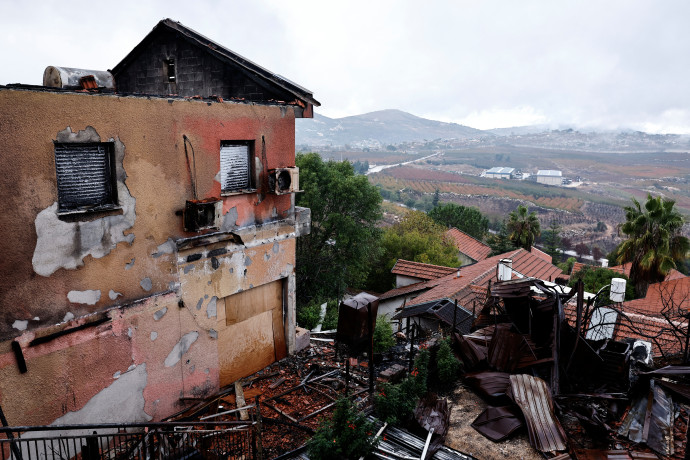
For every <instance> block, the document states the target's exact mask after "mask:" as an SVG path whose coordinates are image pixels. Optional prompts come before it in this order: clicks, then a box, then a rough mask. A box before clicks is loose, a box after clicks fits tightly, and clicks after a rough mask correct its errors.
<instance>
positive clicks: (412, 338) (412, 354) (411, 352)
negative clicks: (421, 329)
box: [408, 323, 415, 374]
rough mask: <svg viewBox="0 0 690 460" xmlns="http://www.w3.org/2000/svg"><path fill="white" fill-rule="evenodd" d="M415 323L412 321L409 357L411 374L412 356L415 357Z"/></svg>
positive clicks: (410, 371)
mask: <svg viewBox="0 0 690 460" xmlns="http://www.w3.org/2000/svg"><path fill="white" fill-rule="evenodd" d="M414 331H415V328H414V323H412V329H410V357H409V370H408V372H409V373H410V374H411V373H412V364H413V361H412V358H413V357H414Z"/></svg>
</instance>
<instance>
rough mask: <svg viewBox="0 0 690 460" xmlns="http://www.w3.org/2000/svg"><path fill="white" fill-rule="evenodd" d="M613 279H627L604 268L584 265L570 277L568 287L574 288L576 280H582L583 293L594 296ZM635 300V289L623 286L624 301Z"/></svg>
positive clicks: (630, 286)
mask: <svg viewBox="0 0 690 460" xmlns="http://www.w3.org/2000/svg"><path fill="white" fill-rule="evenodd" d="M613 278H623V279H624V280H626V281H627V280H628V277H627V276H625V275H623V274H621V273H618V272H614V271H613V270H609V269H608V268H604V267H593V266H591V265H585V266H584V267H582V268H581V269H580V270H578V271H577V272H576V273H573V274H572V275H571V276H570V281H569V282H568V286H570V287H574V286H575V284H577V281H578V280H580V279H581V280H582V282H583V283H584V285H585V291H587V292H591V293H594V294H596V293H597V292H598V291H599V289H601V288H602V287H604V286H606V285H608V284H611V280H612V279H613ZM633 298H635V289H634V287H633V285H632V283H630V282H627V283H626V285H625V300H631V299H633Z"/></svg>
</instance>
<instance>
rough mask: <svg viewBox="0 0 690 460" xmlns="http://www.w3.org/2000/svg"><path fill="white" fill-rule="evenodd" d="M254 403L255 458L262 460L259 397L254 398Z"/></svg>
mask: <svg viewBox="0 0 690 460" xmlns="http://www.w3.org/2000/svg"><path fill="white" fill-rule="evenodd" d="M254 402H255V403H256V458H257V460H262V459H263V456H264V448H263V445H262V443H261V430H262V429H263V427H262V423H261V406H260V405H259V396H257V397H256V398H254Z"/></svg>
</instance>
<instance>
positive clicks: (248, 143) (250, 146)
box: [218, 140, 257, 196]
mask: <svg viewBox="0 0 690 460" xmlns="http://www.w3.org/2000/svg"><path fill="white" fill-rule="evenodd" d="M223 147H246V148H247V174H248V178H247V184H246V187H243V188H239V189H224V188H223V187H225V184H224V178H223V157H222V155H223ZM218 158H219V160H220V163H219V164H220V194H221V196H232V195H243V194H248V193H256V191H257V187H256V177H255V166H254V162H255V160H254V158H255V155H254V141H253V140H221V141H220V148H219V151H218Z"/></svg>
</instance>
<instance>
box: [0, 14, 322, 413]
mask: <svg viewBox="0 0 690 460" xmlns="http://www.w3.org/2000/svg"><path fill="white" fill-rule="evenodd" d="M108 75H111V76H112V79H111V78H110V77H108ZM45 83H46V84H47V85H50V86H40V87H39V86H27V85H11V86H3V87H0V148H1V150H2V156H0V162H1V163H2V166H3V171H4V172H5V173H4V175H3V178H2V180H0V184H1V185H0V186H1V187H2V189H3V191H4V194H5V197H6V199H5V200H4V202H3V205H2V216H3V229H4V231H5V234H4V238H3V239H2V243H1V244H2V248H3V250H4V254H5V262H4V263H3V268H2V270H3V273H2V277H1V281H0V283H1V284H2V287H1V288H0V292H1V294H0V295H1V296H2V305H3V308H2V313H1V315H0V334H2V340H3V341H2V342H1V350H0V395H2V396H1V400H0V404H1V405H2V408H3V409H4V413H5V415H6V416H7V419H8V421H9V423H10V424H13V425H40V424H50V423H56V424H57V423H69V422H74V421H78V422H79V423H84V422H96V421H97V422H134V421H147V420H152V419H153V420H160V419H161V418H163V417H165V416H168V415H170V414H171V413H174V412H177V411H179V410H180V409H182V408H184V407H185V406H186V405H188V404H189V402H190V401H193V400H194V399H195V398H200V397H203V396H205V395H208V394H212V393H213V392H215V391H217V390H218V388H219V387H221V386H224V385H227V384H229V383H232V382H233V381H235V380H237V379H239V378H241V377H244V376H246V375H248V374H251V373H253V372H255V371H256V370H258V369H261V368H262V367H264V366H266V365H267V364H270V363H271V362H273V361H275V360H278V359H280V358H282V357H284V356H286V355H287V354H289V353H291V352H292V351H293V349H294V336H295V245H296V238H297V237H299V236H300V235H301V234H304V233H305V232H309V227H310V213H309V210H308V209H304V208H298V207H296V206H295V204H294V203H295V201H294V193H295V192H297V191H298V190H299V171H298V169H297V168H295V153H294V152H295V150H294V132H295V120H296V119H297V118H301V117H311V116H312V114H313V106H314V105H319V103H318V102H317V101H316V100H315V99H314V98H313V96H312V94H311V93H310V92H309V91H308V90H306V89H304V88H302V87H299V86H298V85H296V84H294V83H291V82H289V81H288V80H286V79H284V78H282V77H280V76H278V75H276V74H274V73H272V72H270V71H268V70H266V69H263V68H262V67H260V66H258V65H256V64H254V63H252V62H250V61H249V60H247V59H245V58H243V57H241V56H239V55H237V54H235V53H233V52H232V51H230V50H228V49H226V48H224V47H222V46H221V45H219V44H217V43H214V42H212V41H210V40H208V39H207V38H205V37H203V36H202V35H200V34H198V33H196V32H194V31H192V30H191V29H188V28H187V27H185V26H183V25H181V24H180V23H177V22H174V21H171V20H169V19H166V20H163V21H161V22H160V23H158V25H156V27H155V28H154V29H153V31H152V32H151V33H150V34H149V35H147V36H146V37H145V38H144V40H143V41H142V42H141V43H140V44H139V45H137V46H136V47H135V48H134V50H132V52H131V53H129V54H128V55H127V57H126V58H125V59H124V60H123V61H122V62H120V63H119V64H118V65H116V66H115V67H114V68H113V70H112V71H111V72H110V73H108V72H92V71H86V72H84V71H82V72H81V73H80V72H79V71H77V70H75V69H65V68H58V67H53V68H49V70H47V71H46V82H45ZM55 86H58V87H55Z"/></svg>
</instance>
